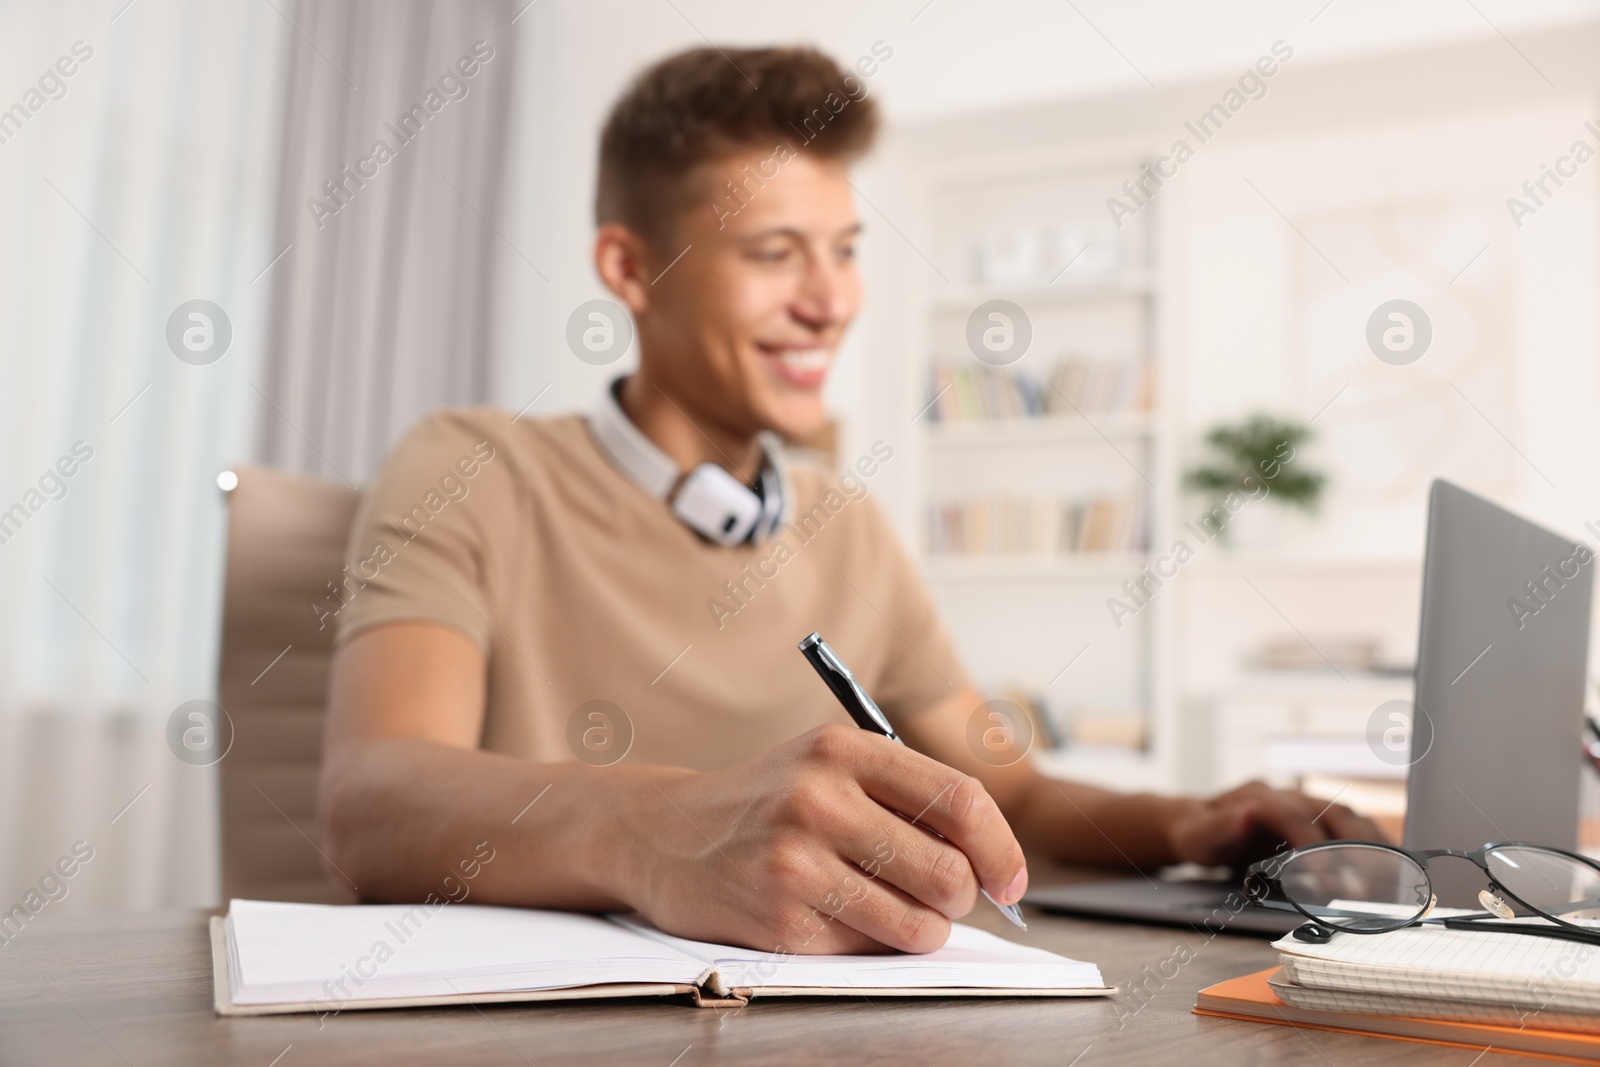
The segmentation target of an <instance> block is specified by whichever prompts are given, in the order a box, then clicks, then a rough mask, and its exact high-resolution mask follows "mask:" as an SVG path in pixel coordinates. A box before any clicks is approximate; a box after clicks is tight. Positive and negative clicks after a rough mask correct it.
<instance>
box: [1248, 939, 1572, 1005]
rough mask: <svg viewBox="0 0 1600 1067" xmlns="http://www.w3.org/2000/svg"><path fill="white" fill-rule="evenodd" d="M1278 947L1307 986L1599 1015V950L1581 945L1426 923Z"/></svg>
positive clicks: (1286, 942)
mask: <svg viewBox="0 0 1600 1067" xmlns="http://www.w3.org/2000/svg"><path fill="white" fill-rule="evenodd" d="M1273 947H1274V948H1277V949H1278V950H1279V952H1280V953H1281V959H1282V962H1283V965H1284V969H1285V973H1286V975H1287V976H1288V977H1289V979H1290V980H1291V981H1293V982H1296V983H1298V984H1301V985H1305V986H1320V987H1324V988H1339V989H1348V990H1355V991H1361V992H1372V993H1392V994H1396V995H1401V996H1419V997H1435V998H1460V999H1466V1000H1474V1001H1482V1002H1493V1003H1504V1004H1519V1005H1523V1006H1527V1007H1532V1008H1538V1007H1545V1008H1549V1009H1554V1010H1573V1011H1600V946H1596V945H1587V944H1584V943H1581V942H1575V941H1561V940H1557V939H1554V938H1547V937H1534V936H1526V935H1522V934H1512V933H1499V932H1495V931H1487V930H1484V931H1479V930H1449V929H1446V928H1444V927H1442V926H1431V925H1423V926H1413V927H1407V928H1405V929H1401V930H1393V931H1390V932H1389V933H1384V934H1348V933H1338V934H1335V935H1334V936H1333V938H1332V940H1330V941H1329V942H1328V943H1327V944H1324V945H1315V944H1308V943H1306V942H1303V941H1298V940H1296V939H1295V938H1294V937H1292V936H1290V937H1284V938H1281V939H1280V940H1278V941H1275V942H1273Z"/></svg>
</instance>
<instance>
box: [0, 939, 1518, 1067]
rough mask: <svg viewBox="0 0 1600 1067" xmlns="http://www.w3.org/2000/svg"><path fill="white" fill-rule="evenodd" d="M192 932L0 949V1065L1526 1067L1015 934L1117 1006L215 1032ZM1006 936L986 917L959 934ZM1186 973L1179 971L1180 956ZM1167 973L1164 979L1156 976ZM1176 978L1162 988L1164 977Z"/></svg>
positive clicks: (618, 1015) (416, 1016)
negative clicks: (1207, 999)
mask: <svg viewBox="0 0 1600 1067" xmlns="http://www.w3.org/2000/svg"><path fill="white" fill-rule="evenodd" d="M206 918H207V916H206V913H203V912H199V911H194V912H157V913H148V914H135V915H99V916H89V917H74V916H54V917H52V916H51V915H50V914H49V912H48V911H46V912H44V913H42V914H41V915H40V916H39V917H38V918H37V919H35V920H34V921H33V923H31V924H30V925H29V926H28V927H27V928H26V929H25V930H24V931H23V932H22V933H21V935H20V936H18V937H17V938H16V939H15V940H14V941H13V942H12V943H11V944H10V945H0V1064H34V1063H39V1064H45V1063H48V1064H75V1065H76V1064H81V1065H85V1067H92V1065H96V1064H108V1065H121V1064H132V1065H136V1067H146V1065H151V1067H155V1065H162V1067H165V1065H170V1064H206V1065H220V1064H245V1065H248V1067H301V1065H303V1064H355V1063H362V1064H383V1065H385V1067H398V1065H402V1064H445V1063H448V1064H463V1065H465V1064H472V1065H479V1064H482V1065H493V1064H506V1065H510V1067H519V1065H534V1064H537V1065H540V1067H543V1065H545V1064H567V1063H572V1064H578V1063H581V1064H585V1065H610V1064H640V1065H645V1067H696V1065H699V1064H737V1065H739V1067H749V1065H751V1064H758V1063H782V1064H811V1063H816V1064H835V1063H849V1064H880V1063H884V1064H886V1063H905V1064H918V1065H938V1067H944V1065H951V1067H954V1065H968V1064H984V1065H987V1064H1050V1065H1051V1067H1071V1065H1076V1067H1109V1065H1112V1064H1138V1065H1147V1064H1157V1065H1173V1067H1178V1065H1182V1067H1192V1065H1198V1064H1211V1063H1216V1064H1229V1065H1246V1064H1255V1063H1262V1064H1292V1063H1307V1064H1316V1065H1318V1067H1345V1065H1347V1064H1391V1063H1392V1064H1401V1063H1404V1064H1419V1063H1420V1064H1430V1063H1438V1064H1449V1065H1451V1067H1467V1065H1468V1064H1469V1063H1472V1064H1474V1065H1475V1067H1485V1065H1488V1064H1493V1063H1530V1062H1533V1061H1531V1060H1526V1059H1521V1058H1516V1057H1511V1056H1504V1055H1501V1054H1500V1053H1497V1052H1490V1053H1489V1054H1487V1055H1484V1056H1483V1057H1482V1058H1480V1059H1478V1060H1473V1056H1474V1055H1476V1053H1472V1052H1467V1051H1464V1050H1461V1049H1454V1048H1435V1047H1430V1046H1426V1045H1418V1044H1412V1043H1409V1042H1401V1041H1387V1040H1380V1039H1377V1038H1366V1037H1356V1036H1352V1035H1346V1034H1335V1033H1327V1032H1322V1031H1315V1030H1296V1029H1291V1028H1289V1027H1285V1026H1270V1025H1265V1024H1261V1023H1249V1022H1235V1021H1232V1020H1228V1019H1208V1018H1201V1017H1199V1016H1195V1015H1191V1014H1190V1012H1189V1009H1190V1008H1191V1007H1192V1006H1193V1005H1194V997H1195V992H1196V991H1197V990H1199V989H1200V988H1201V987H1203V986H1206V985H1210V984H1211V983H1213V982H1217V981H1220V980H1222V979H1225V978H1232V977H1236V976H1238V975H1241V974H1245V973H1247V972H1250V971H1255V970H1259V969H1261V968H1263V967H1268V966H1271V965H1272V963H1273V962H1274V953H1273V951H1272V950H1271V949H1270V948H1269V947H1268V945H1267V943H1266V942H1265V941H1262V940H1255V939H1247V938H1242V937H1234V936H1227V935H1224V936H1218V937H1215V938H1214V939H1212V940H1209V941H1208V940H1206V939H1205V938H1204V937H1202V936H1199V935H1196V934H1194V933H1192V932H1189V931H1180V930H1169V929H1160V928H1155V927H1140V926H1131V925H1123V924H1114V923H1102V922H1087V921H1080V920H1074V919H1066V918H1058V917H1050V916H1045V915H1042V914H1040V913H1038V912H1034V911H1030V912H1029V914H1028V921H1029V932H1028V933H1027V934H1024V935H1021V938H1022V939H1024V940H1026V941H1027V942H1028V943H1030V944H1035V945H1039V946H1041V947H1044V948H1048V949H1052V950H1054V951H1056V952H1060V953H1062V954H1064V955H1068V956H1074V957H1078V958H1081V959H1087V960H1092V961H1094V962H1095V963H1097V964H1099V965H1100V968H1101V970H1102V971H1103V972H1104V974H1105V976H1106V978H1107V979H1108V981H1110V982H1111V983H1112V984H1115V985H1117V986H1119V987H1121V989H1122V992H1121V994H1120V995H1118V996H1117V997H1115V998H1110V999H1086V1000H1070V999H1067V1000H1005V999H994V1000H980V1001H968V1000H957V999H949V1000H891V999H886V998H873V999H868V998H866V997H860V998H853V999H849V1000H843V999H841V1000H834V999H826V1000H824V999H813V1000H806V1001H792V1000H771V1001H760V1000H758V1001H756V1002H755V1003H754V1004H752V1005H751V1006H749V1007H748V1008H745V1009H742V1010H739V1011H736V1012H722V1011H712V1010H698V1009H695V1008H692V1007H688V1006H685V1005H684V1004H681V1003H678V1002H673V1001H658V1000H632V1001H609V1002H605V1003H600V1004H549V1005H527V1006H516V1005H502V1006H491V1007H485V1008H483V1009H481V1010H480V1009H478V1008H474V1007H462V1008H450V1009H431V1010H417V1011H350V1012H345V1013H344V1014H342V1015H338V1016H335V1017H331V1018H329V1019H327V1020H326V1022H325V1023H323V1024H322V1025H320V1026H319V1024H318V1020H317V1017H316V1016H312V1015H284V1016H269V1017H261V1018H233V1019H221V1018H217V1017H216V1016H215V1015H213V1014H212V1011H211V960H210V954H209V949H208V945H207V939H206ZM967 921H969V922H971V923H972V924H973V925H978V926H983V927H985V928H986V929H989V930H992V931H995V932H996V933H1000V934H1007V935H1009V934H1010V933H1011V932H1012V931H1011V930H1010V928H1009V927H1008V926H1007V925H1006V923H1005V922H1004V920H1002V919H1001V918H1000V916H999V915H998V914H996V913H995V912H994V910H993V909H992V908H979V909H978V910H977V911H976V912H974V913H973V915H972V916H971V917H970V918H969V919H968V920H967ZM1180 944H1186V945H1187V946H1188V947H1189V949H1190V951H1191V952H1192V953H1193V959H1192V960H1190V961H1189V962H1188V963H1186V964H1183V965H1181V966H1177V967H1176V972H1175V973H1174V968H1175V965H1174V964H1173V963H1172V962H1171V961H1172V960H1173V959H1174V958H1175V956H1176V957H1177V958H1181V957H1182V956H1183V955H1186V954H1185V953H1178V952H1177V951H1176V950H1177V949H1178V946H1179V945H1180ZM1164 962H1165V963H1166V966H1163V963H1164ZM1163 974H1166V975H1173V977H1171V978H1169V979H1165V980H1164V979H1163V978H1162V975H1163Z"/></svg>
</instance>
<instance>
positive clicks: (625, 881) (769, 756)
mask: <svg viewBox="0 0 1600 1067" xmlns="http://www.w3.org/2000/svg"><path fill="white" fill-rule="evenodd" d="M630 777H631V776H630ZM620 814H621V815H622V816H623V819H624V822H625V824H626V827H627V828H626V829H625V830H624V831H623V832H622V833H619V834H618V835H616V837H615V838H613V841H615V842H616V844H617V845H618V846H619V848H620V852H619V854H618V857H617V858H618V861H619V865H618V867H617V868H616V869H615V870H616V875H617V877H616V882H617V884H614V885H612V886H610V887H609V888H610V889H611V891H612V892H613V893H614V894H615V895H616V896H618V897H619V898H621V899H623V900H625V901H627V903H628V904H629V905H630V906H632V907H634V908H635V909H636V910H638V911H639V912H640V913H642V914H643V915H644V916H645V917H646V918H648V919H650V920H651V921H652V922H654V923H655V924H656V925H657V926H659V927H661V928H662V929H664V930H668V931H670V932H672V933H674V934H678V935H680V936H683V937H691V938H696V939H700V940H705V941H716V942H725V943H726V942H731V943H736V944H742V945H746V946H749V947H752V948H758V949H763V950H774V951H784V952H795V953H861V952H881V951H883V950H884V949H885V948H886V947H887V948H892V949H900V950H903V951H906V952H929V951H932V950H933V949H936V948H939V947H940V946H942V945H943V944H944V943H945V941H946V939H948V937H949V936H950V922H951V920H952V919H957V918H960V917H961V916H963V915H965V914H966V913H967V912H969V911H971V910H972V908H973V906H974V904H975V903H976V902H977V900H978V889H979V887H980V886H981V887H982V888H984V889H987V890H988V892H989V894H990V895H991V896H992V897H994V898H995V900H996V901H998V902H999V903H1001V904H1009V903H1013V902H1015V901H1016V900H1018V899H1020V898H1021V896H1022V894H1023V891H1024V890H1026V889H1027V885H1028V875H1027V867H1026V865H1025V861H1024V859H1023V854H1022V847H1021V846H1020V845H1019V844H1018V843H1017V840H1016V838H1015V836H1013V834H1012V832H1011V828H1010V827H1009V826H1008V825H1007V824H1006V820H1005V818H1004V817H1003V816H1002V815H1001V814H1000V809H999V808H998V807H997V806H996V804H995V802H994V801H993V800H992V799H991V798H990V796H989V794H988V793H987V792H986V791H985V790H984V787H983V786H982V784H981V783H979V782H978V781H977V780H976V779H974V778H972V777H970V776H968V775H965V774H962V773H961V772H959V771H955V770H952V769H951V768H949V767H946V766H945V765H943V764H941V763H938V762H936V761H934V760H932V759H930V758H928V757H927V756H924V755H922V754H920V753H918V752H915V751H913V750H912V749H910V748H907V747H906V746H904V745H899V744H896V743H895V742H893V741H891V740H889V739H887V738H883V737H878V736H876V735H874V734H871V733H868V732H866V731H864V730H859V729H856V728H854V727H849V726H836V725H830V726H822V727H819V728H817V729H815V730H812V731H811V732H810V733H807V734H805V735H803V736H801V737H799V738H797V739H795V740H794V741H791V742H789V743H788V744H785V745H781V746H779V747H778V748H775V749H773V750H771V751H770V752H768V753H766V754H764V755H762V756H760V757H759V758H757V759H755V760H752V761H750V762H748V763H744V764H741V765H739V766H737V767H733V768H730V769H728V770H723V771H711V772H699V773H696V772H688V771H684V772H666V773H648V774H643V775H640V776H638V777H631V780H630V781H628V784H627V786H626V787H625V788H624V790H623V798H622V807H621V810H620ZM936 834H937V835H940V836H936ZM941 836H942V838H943V840H941Z"/></svg>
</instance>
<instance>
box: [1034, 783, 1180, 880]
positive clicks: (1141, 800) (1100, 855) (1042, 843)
mask: <svg viewBox="0 0 1600 1067" xmlns="http://www.w3.org/2000/svg"><path fill="white" fill-rule="evenodd" d="M1192 803H1193V802H1192V801H1190V800H1186V799H1183V798H1178V797H1162V796H1157V795H1155V794H1153V793H1117V792H1113V791H1112V790H1109V789H1100V788H1098V787H1096V786H1092V785H1084V784H1083V783H1080V782H1065V781H1058V780H1056V779H1052V778H1046V777H1045V776H1043V775H1034V776H1032V778H1031V779H1030V781H1029V782H1028V783H1027V785H1026V787H1025V788H1024V789H1021V790H1019V793H1018V796H1017V798H1016V800H1015V801H1014V802H1013V803H1012V805H1011V807H1012V810H1011V811H1008V812H1006V816H1007V819H1008V820H1009V821H1010V823H1011V826H1012V829H1013V830H1014V831H1015V832H1016V835H1017V839H1018V840H1019V841H1021V842H1022V844H1023V847H1024V848H1026V849H1028V850H1029V851H1030V852H1032V853H1035V854H1040V855H1046V856H1049V857H1050V858H1052V859H1057V860H1061V861H1063V862H1066V863H1081V864H1088V865H1092V866H1097V867H1121V868H1137V869H1141V870H1143V869H1149V868H1154V867H1160V866H1164V865H1166V864H1170V863H1176V862H1177V860H1178V857H1177V854H1176V852H1175V850H1174V848H1173V843H1172V839H1171V835H1170V833H1169V829H1170V827H1171V825H1172V824H1173V822H1174V820H1175V819H1176V818H1177V816H1178V814H1179V813H1180V812H1181V811H1183V810H1184V809H1185V808H1186V807H1187V806H1189V805H1191V804H1192Z"/></svg>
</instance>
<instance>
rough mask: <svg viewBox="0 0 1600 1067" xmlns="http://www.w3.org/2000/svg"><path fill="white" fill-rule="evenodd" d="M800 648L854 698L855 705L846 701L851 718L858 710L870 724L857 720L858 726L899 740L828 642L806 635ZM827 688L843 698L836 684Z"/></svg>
mask: <svg viewBox="0 0 1600 1067" xmlns="http://www.w3.org/2000/svg"><path fill="white" fill-rule="evenodd" d="M800 650H801V651H802V652H814V653H815V654H816V659H813V660H812V663H813V665H818V661H820V667H826V668H827V669H828V670H830V671H832V672H833V673H834V674H835V675H836V676H837V681H838V683H839V684H840V685H843V686H844V687H845V688H846V689H847V690H848V691H849V693H850V695H851V696H852V697H854V698H855V703H856V707H855V708H851V707H849V704H848V703H846V710H847V711H850V712H851V713H852V717H853V718H854V717H857V716H856V715H855V712H856V711H858V710H859V712H860V713H861V714H864V715H866V716H867V717H868V718H869V719H870V720H871V725H870V726H869V725H868V724H867V723H864V722H860V721H858V722H857V725H858V726H863V727H866V728H868V729H872V730H873V731H874V732H875V733H881V734H882V735H883V736H884V737H887V738H889V739H890V740H891V741H899V740H900V735H899V734H897V733H895V732H894V727H893V726H892V725H891V724H890V723H889V717H888V716H887V715H885V714H884V713H883V709H882V708H879V707H878V705H877V702H876V701H874V700H873V699H872V697H870V696H868V695H867V691H866V690H865V689H863V688H862V687H861V683H860V682H858V681H856V676H855V675H854V674H852V673H850V668H849V667H846V666H845V665H844V660H842V659H840V658H839V654H838V653H837V652H835V651H834V650H833V649H831V648H829V647H828V643H827V642H826V641H824V640H823V639H822V638H821V636H819V635H818V634H812V635H811V636H809V637H807V638H806V639H805V640H804V641H801V642H800ZM807 658H808V659H810V658H811V657H810V656H807ZM820 667H819V669H820ZM829 688H831V689H833V690H834V695H835V696H838V697H839V698H840V700H841V701H843V700H844V694H842V693H840V692H839V691H838V690H839V686H838V685H834V684H830V686H829Z"/></svg>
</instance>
